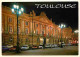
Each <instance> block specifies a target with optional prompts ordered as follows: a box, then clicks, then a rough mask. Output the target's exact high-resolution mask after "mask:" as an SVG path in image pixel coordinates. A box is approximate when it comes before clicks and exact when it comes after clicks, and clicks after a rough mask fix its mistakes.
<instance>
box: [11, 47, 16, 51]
mask: <svg viewBox="0 0 80 57" xmlns="http://www.w3.org/2000/svg"><path fill="white" fill-rule="evenodd" d="M16 47H17V46H14V47H11V48H10V49H9V51H15V50H16Z"/></svg>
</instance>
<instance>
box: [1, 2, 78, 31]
mask: <svg viewBox="0 0 80 57" xmlns="http://www.w3.org/2000/svg"><path fill="white" fill-rule="evenodd" d="M59 3H60V4H69V3H70V4H76V8H37V7H36V6H35V4H54V5H55V4H59ZM13 4H14V2H3V3H2V5H4V6H8V7H10V8H11V7H12V5H13ZM18 4H19V5H20V6H22V7H24V10H25V11H24V12H25V13H27V14H29V13H30V12H31V11H32V10H34V11H35V13H36V15H37V16H38V15H40V13H41V12H45V13H46V15H47V17H48V18H49V19H51V18H52V21H53V22H55V24H57V25H59V24H60V23H65V24H66V25H67V27H68V26H70V27H71V28H72V29H73V31H74V30H76V29H78V2H32V3H31V2H19V3H18Z"/></svg>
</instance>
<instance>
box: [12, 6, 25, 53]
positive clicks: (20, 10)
mask: <svg viewBox="0 0 80 57" xmlns="http://www.w3.org/2000/svg"><path fill="white" fill-rule="evenodd" d="M11 10H12V13H13V14H16V15H17V47H16V52H17V53H19V52H20V47H19V35H18V33H19V31H18V17H19V16H20V15H21V14H22V13H23V11H24V9H23V8H22V7H21V8H20V7H19V6H18V5H13V8H12V9H11Z"/></svg>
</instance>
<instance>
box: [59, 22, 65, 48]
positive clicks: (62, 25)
mask: <svg viewBox="0 0 80 57" xmlns="http://www.w3.org/2000/svg"><path fill="white" fill-rule="evenodd" d="M59 27H60V28H61V48H63V46H62V29H63V28H65V27H66V26H65V25H64V24H60V25H59Z"/></svg>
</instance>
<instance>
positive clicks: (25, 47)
mask: <svg viewBox="0 0 80 57" xmlns="http://www.w3.org/2000/svg"><path fill="white" fill-rule="evenodd" d="M27 49H29V46H28V45H24V46H22V47H21V50H27Z"/></svg>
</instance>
